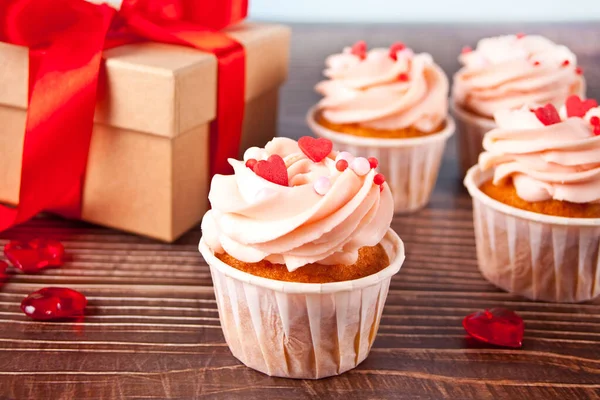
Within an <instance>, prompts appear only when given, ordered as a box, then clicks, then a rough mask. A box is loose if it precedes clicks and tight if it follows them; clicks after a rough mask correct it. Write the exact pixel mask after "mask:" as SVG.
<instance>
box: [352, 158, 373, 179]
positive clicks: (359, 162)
mask: <svg viewBox="0 0 600 400" xmlns="http://www.w3.org/2000/svg"><path fill="white" fill-rule="evenodd" d="M350 168H351V169H352V171H354V173H355V174H356V175H358V176H364V175H366V174H368V173H369V171H370V170H371V165H370V164H369V160H367V159H366V158H364V157H357V158H355V159H354V161H352V163H351V164H350Z"/></svg>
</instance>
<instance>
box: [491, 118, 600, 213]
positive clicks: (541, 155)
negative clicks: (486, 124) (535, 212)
mask: <svg viewBox="0 0 600 400" xmlns="http://www.w3.org/2000/svg"><path fill="white" fill-rule="evenodd" d="M560 114H561V115H562V116H563V118H562V121H561V122H559V123H555V124H552V125H548V126H545V125H544V124H542V122H540V120H539V119H538V118H537V117H536V115H535V114H534V113H533V112H531V111H530V110H529V109H527V108H523V109H520V110H512V111H511V110H503V111H498V112H497V113H496V114H495V120H496V124H497V125H498V128H496V129H493V130H491V131H490V132H488V133H487V134H486V135H485V138H484V140H483V147H484V149H485V150H486V151H485V152H483V153H481V154H480V156H479V167H480V168H481V170H483V171H485V170H488V169H490V168H495V170H494V183H498V182H500V181H502V180H504V179H507V178H512V180H513V183H514V186H515V189H516V191H517V195H518V196H519V197H520V198H522V199H523V200H525V201H529V202H536V201H544V200H550V199H555V200H561V201H569V202H572V203H596V202H600V136H596V135H594V133H593V125H592V124H591V123H590V120H591V119H592V117H593V116H600V107H597V108H592V109H591V110H589V111H588V112H587V113H586V115H585V117H584V118H578V117H572V118H565V112H564V109H563V110H562V111H561V113H560Z"/></svg>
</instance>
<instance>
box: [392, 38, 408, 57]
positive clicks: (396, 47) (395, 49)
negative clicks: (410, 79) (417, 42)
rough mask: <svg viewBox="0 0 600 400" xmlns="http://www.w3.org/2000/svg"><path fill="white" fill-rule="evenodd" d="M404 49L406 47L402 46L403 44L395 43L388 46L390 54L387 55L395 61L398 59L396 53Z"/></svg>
mask: <svg viewBox="0 0 600 400" xmlns="http://www.w3.org/2000/svg"><path fill="white" fill-rule="evenodd" d="M405 48H406V46H405V45H404V43H402V42H396V43H394V44H392V45H391V46H390V53H389V55H390V58H391V59H392V60H397V59H398V55H397V53H398V52H399V51H402V50H404V49H405Z"/></svg>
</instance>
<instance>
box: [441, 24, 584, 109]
mask: <svg viewBox="0 0 600 400" xmlns="http://www.w3.org/2000/svg"><path fill="white" fill-rule="evenodd" d="M459 61H460V63H461V64H462V65H463V67H462V68H461V69H460V70H459V71H458V72H457V73H456V75H455V76H454V85H453V89H452V95H453V100H454V102H455V103H456V104H457V105H459V106H461V107H462V108H465V109H468V110H471V111H473V112H475V113H476V114H479V115H481V116H485V117H488V118H491V117H492V116H493V115H494V112H495V111H497V110H502V109H518V108H521V107H523V106H524V105H528V104H547V103H552V104H554V105H555V106H557V107H559V106H560V105H561V104H563V103H564V101H565V99H566V98H567V97H568V96H569V95H572V94H577V95H580V96H582V95H584V94H585V81H584V78H583V76H582V75H581V69H580V68H578V67H577V58H576V56H575V54H573V53H572V52H571V51H570V50H569V49H568V48H567V47H565V46H560V45H557V44H555V43H553V42H552V41H550V40H548V39H546V38H544V37H542V36H537V35H506V36H498V37H492V38H486V39H482V40H480V41H479V43H478V44H477V47H476V48H475V49H474V50H470V49H467V51H463V53H462V54H461V55H460V56H459Z"/></svg>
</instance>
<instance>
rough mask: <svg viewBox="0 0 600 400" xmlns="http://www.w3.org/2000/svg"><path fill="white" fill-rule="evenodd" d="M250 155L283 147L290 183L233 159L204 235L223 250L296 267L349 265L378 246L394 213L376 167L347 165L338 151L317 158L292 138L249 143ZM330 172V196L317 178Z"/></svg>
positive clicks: (217, 188) (216, 181)
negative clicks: (339, 162) (358, 169)
mask: <svg viewBox="0 0 600 400" xmlns="http://www.w3.org/2000/svg"><path fill="white" fill-rule="evenodd" d="M246 153H247V154H246V155H245V157H244V158H245V159H248V158H255V157H260V159H263V160H264V159H267V158H268V157H269V156H270V155H273V154H277V155H279V156H281V157H282V158H283V160H284V162H285V165H286V168H287V173H288V178H289V186H281V185H277V184H274V183H271V182H269V181H267V180H265V179H263V178H261V177H259V176H258V175H257V174H255V173H254V172H253V171H252V170H251V169H250V168H248V167H246V166H245V164H244V162H242V161H237V160H233V159H230V160H229V163H230V164H231V165H232V166H233V168H234V171H235V173H234V175H228V176H225V175H215V177H214V178H213V180H212V183H211V189H210V194H209V200H210V203H211V206H212V210H210V211H208V212H207V213H206V215H205V216H204V218H203V220H202V234H203V237H204V240H205V242H206V243H207V245H208V246H209V247H210V248H211V249H212V250H213V251H214V252H216V253H223V252H227V253H228V254H230V255H231V256H233V257H235V258H236V259H238V260H240V261H244V262H248V263H251V262H258V261H261V260H268V261H270V262H273V263H277V264H285V265H286V266H287V268H288V270H289V271H294V270H296V269H297V268H299V267H302V266H304V265H306V264H310V263H320V264H324V265H335V264H344V265H349V264H353V263H355V262H356V260H357V259H358V250H359V249H360V248H361V247H363V246H375V245H377V244H378V243H379V242H380V241H381V240H382V238H383V236H384V235H385V233H386V232H387V230H388V228H389V226H390V223H391V221H392V216H393V201H392V196H391V192H390V190H389V188H388V187H387V184H386V185H384V189H383V191H380V187H379V185H376V184H374V182H373V179H374V177H375V175H376V172H375V170H372V169H371V170H369V172H368V173H366V174H365V175H363V176H359V175H358V174H357V173H355V172H354V171H353V170H352V169H351V168H347V169H346V170H344V171H343V172H340V171H338V170H337V169H336V167H335V155H336V153H335V152H334V153H332V154H330V156H329V157H327V158H325V159H324V160H323V161H321V162H318V163H315V162H313V161H311V160H310V159H308V158H307V156H306V155H305V154H304V153H303V152H302V151H301V150H300V148H299V147H298V144H297V143H296V142H295V141H294V140H291V139H285V138H276V139H273V140H272V141H271V142H269V143H268V144H267V145H266V146H265V149H257V148H252V149H248V151H247V152H246ZM321 177H327V178H328V179H329V181H330V182H331V187H330V189H329V190H328V191H327V193H326V194H325V195H324V196H323V195H320V194H318V193H317V192H316V191H315V188H314V186H313V185H314V182H315V181H317V180H318V179H319V178H321Z"/></svg>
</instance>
